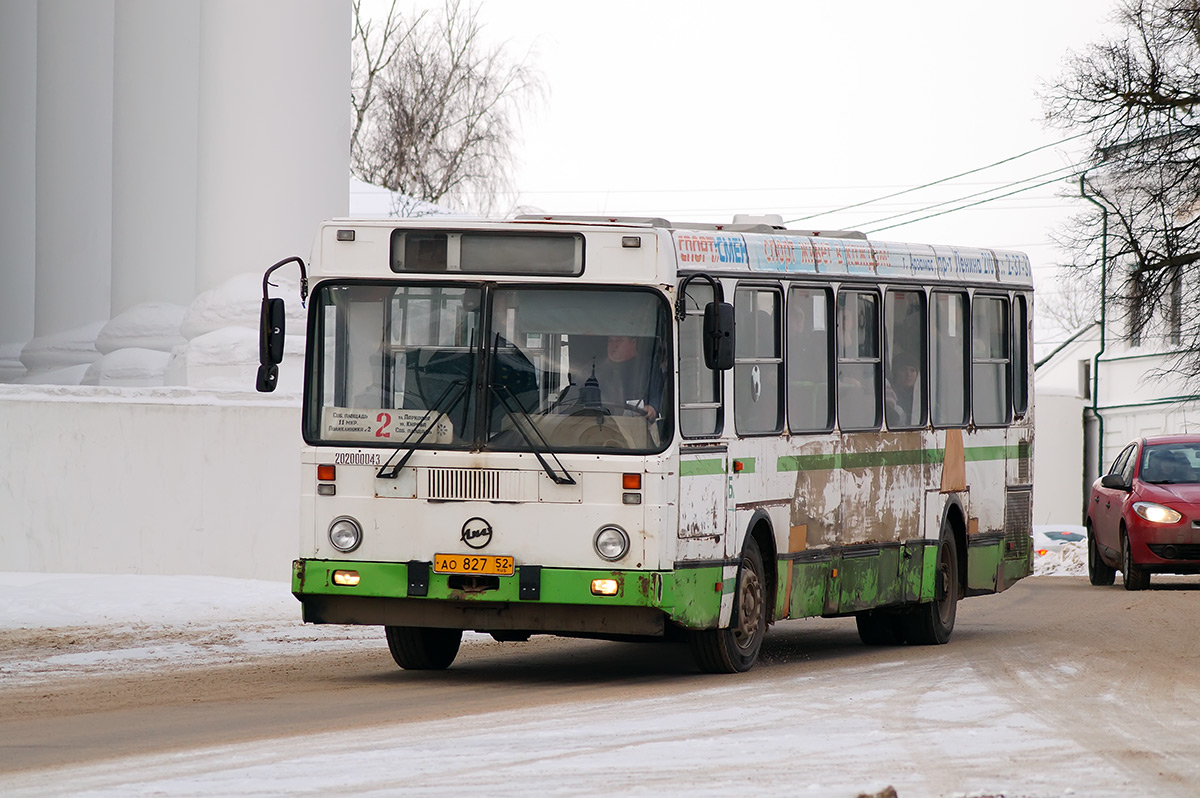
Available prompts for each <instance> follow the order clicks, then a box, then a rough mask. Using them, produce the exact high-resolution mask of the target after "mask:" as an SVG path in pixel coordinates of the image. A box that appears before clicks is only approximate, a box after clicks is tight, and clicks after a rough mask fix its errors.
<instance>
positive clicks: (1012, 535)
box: [1004, 488, 1033, 560]
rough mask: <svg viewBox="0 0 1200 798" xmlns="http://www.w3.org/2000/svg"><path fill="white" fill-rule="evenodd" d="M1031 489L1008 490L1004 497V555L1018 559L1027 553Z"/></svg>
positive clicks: (1030, 522) (1030, 533)
mask: <svg viewBox="0 0 1200 798" xmlns="http://www.w3.org/2000/svg"><path fill="white" fill-rule="evenodd" d="M1032 500H1033V491H1031V490H1029V489H1028V488H1023V489H1021V490H1008V491H1006V495H1005V497H1004V556H1005V557H1006V558H1009V559H1013V560H1019V559H1022V558H1024V557H1025V556H1027V555H1028V554H1029V546H1030V535H1032V534H1033V524H1032V521H1033V512H1032V511H1033V508H1032V506H1031V505H1032Z"/></svg>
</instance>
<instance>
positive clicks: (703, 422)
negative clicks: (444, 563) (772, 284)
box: [679, 282, 724, 438]
mask: <svg viewBox="0 0 1200 798" xmlns="http://www.w3.org/2000/svg"><path fill="white" fill-rule="evenodd" d="M712 301H713V288H712V286H711V285H705V284H704V283H700V282H695V283H691V284H689V285H688V287H687V296H686V300H685V303H684V307H685V311H686V315H685V316H684V317H683V321H681V322H679V431H680V433H681V434H682V435H683V436H684V437H685V438H702V437H709V436H713V435H720V434H721V429H722V427H723V425H724V420H723V417H722V405H721V373H722V372H720V371H715V370H713V369H710V368H708V367H707V366H705V365H704V308H705V306H706V305H708V303H710V302H712Z"/></svg>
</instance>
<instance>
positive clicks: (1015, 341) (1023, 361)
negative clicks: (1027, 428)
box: [1012, 296, 1029, 416]
mask: <svg viewBox="0 0 1200 798" xmlns="http://www.w3.org/2000/svg"><path fill="white" fill-rule="evenodd" d="M1012 348H1013V349H1012V367H1013V368H1012V375H1013V377H1012V379H1013V412H1014V413H1015V414H1016V415H1018V416H1023V415H1025V411H1027V410H1028V409H1029V306H1028V305H1027V304H1026V300H1025V297H1023V296H1018V297H1016V301H1014V302H1013V336H1012Z"/></svg>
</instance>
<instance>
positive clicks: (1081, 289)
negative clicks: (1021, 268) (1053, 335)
mask: <svg viewBox="0 0 1200 798" xmlns="http://www.w3.org/2000/svg"><path fill="white" fill-rule="evenodd" d="M1039 288H1040V287H1039ZM1037 314H1038V316H1039V318H1041V319H1044V320H1045V321H1046V322H1047V323H1048V326H1051V327H1053V328H1055V329H1056V330H1057V331H1059V332H1061V333H1063V334H1064V335H1070V334H1072V333H1075V332H1078V331H1079V330H1081V329H1083V328H1084V327H1087V326H1089V325H1091V324H1094V323H1095V322H1096V321H1098V320H1099V318H1100V283H1099V274H1088V273H1080V271H1079V270H1077V269H1065V270H1060V271H1059V272H1058V273H1057V274H1055V275H1054V276H1053V278H1051V285H1048V286H1046V287H1045V289H1044V290H1039V292H1038V297H1037Z"/></svg>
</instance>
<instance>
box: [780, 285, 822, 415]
mask: <svg viewBox="0 0 1200 798" xmlns="http://www.w3.org/2000/svg"><path fill="white" fill-rule="evenodd" d="M830 304H831V303H830V292H829V289H827V288H805V287H801V286H793V287H792V289H791V290H790V291H788V297H787V403H788V426H789V428H790V429H791V431H792V432H823V431H825V430H828V429H830V428H831V427H833V412H832V411H833V403H832V402H831V401H830V397H829V386H830V384H831V381H830V379H829V322H828V319H829V316H830V312H829V311H830Z"/></svg>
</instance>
